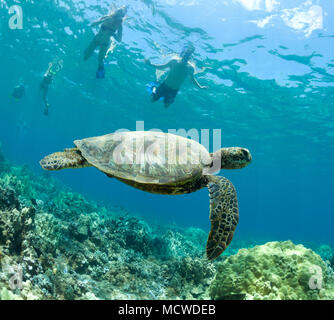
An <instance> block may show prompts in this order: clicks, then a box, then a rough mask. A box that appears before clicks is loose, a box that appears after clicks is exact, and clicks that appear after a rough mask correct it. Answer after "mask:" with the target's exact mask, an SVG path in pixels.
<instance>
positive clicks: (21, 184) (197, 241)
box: [0, 150, 334, 299]
mask: <svg viewBox="0 0 334 320" xmlns="http://www.w3.org/2000/svg"><path fill="white" fill-rule="evenodd" d="M206 238H207V232H206V231H204V230H201V229H198V228H180V227H177V226H159V225H153V224H151V223H148V222H146V221H144V220H143V219H142V218H139V217H136V216H134V215H132V214H131V213H128V212H126V210H124V209H121V208H117V207H107V206H106V205H101V204H97V203H95V202H93V201H89V200H87V199H85V198H84V197H83V196H82V195H80V194H78V193H75V192H73V191H71V190H69V189H68V188H66V187H64V186H63V185H62V184H61V183H60V182H58V181H57V180H54V179H52V178H50V176H49V175H48V174H45V175H40V176H37V175H35V174H33V173H32V172H31V171H30V170H29V168H28V167H25V166H17V165H13V164H11V163H9V162H8V161H6V160H5V158H4V156H3V154H2V153H1V150H0V299H334V272H333V269H332V268H333V266H334V257H333V256H334V255H333V250H332V248H331V247H329V246H328V245H322V246H320V247H319V248H317V249H316V250H315V251H317V253H315V252H314V251H312V250H311V249H306V248H305V247H304V246H302V245H295V244H293V243H292V242H290V241H286V242H270V243H266V244H263V245H258V246H255V245H256V244H257V243H255V242H254V241H249V242H248V243H247V242H245V241H240V240H239V241H238V240H237V239H236V240H233V241H232V244H231V246H230V247H229V248H228V250H227V251H226V253H225V254H224V256H223V257H221V258H219V259H218V260H217V261H215V262H209V261H207V260H206V259H205V255H204V249H205V243H206ZM239 249H241V250H239ZM320 256H321V257H320Z"/></svg>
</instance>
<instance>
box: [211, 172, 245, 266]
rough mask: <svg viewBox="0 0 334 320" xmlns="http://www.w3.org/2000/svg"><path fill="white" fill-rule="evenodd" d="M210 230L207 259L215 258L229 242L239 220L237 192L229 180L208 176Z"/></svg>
mask: <svg viewBox="0 0 334 320" xmlns="http://www.w3.org/2000/svg"><path fill="white" fill-rule="evenodd" d="M208 180H209V181H208V188H209V193H210V220H211V231H210V234H209V238H208V241H207V244H206V255H207V257H208V259H209V260H213V259H216V258H217V257H219V256H220V255H221V254H222V253H223V251H224V250H225V249H226V248H227V246H228V245H229V244H230V242H231V240H232V238H233V234H234V231H235V228H236V226H237V224H238V221H239V211H238V199H237V193H236V191H235V188H234V186H233V184H232V183H231V181H229V180H228V179H226V178H224V177H216V176H208Z"/></svg>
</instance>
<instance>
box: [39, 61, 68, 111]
mask: <svg viewBox="0 0 334 320" xmlns="http://www.w3.org/2000/svg"><path fill="white" fill-rule="evenodd" d="M62 68H63V60H59V61H57V60H55V61H54V62H50V63H49V67H48V70H46V72H45V74H44V77H43V80H42V82H41V84H40V89H41V91H42V94H43V102H44V106H45V109H44V114H45V115H46V116H47V115H48V114H49V108H50V104H49V102H48V99H47V95H48V92H49V86H50V84H51V82H52V81H53V79H54V76H55V75H56V74H57V72H59V71H60V70H61V69H62Z"/></svg>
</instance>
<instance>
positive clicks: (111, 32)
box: [84, 6, 128, 79]
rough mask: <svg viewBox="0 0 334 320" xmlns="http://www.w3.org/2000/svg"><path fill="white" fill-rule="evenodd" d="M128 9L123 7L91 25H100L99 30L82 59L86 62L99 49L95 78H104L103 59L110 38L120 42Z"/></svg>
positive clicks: (108, 46)
mask: <svg viewBox="0 0 334 320" xmlns="http://www.w3.org/2000/svg"><path fill="white" fill-rule="evenodd" d="M127 10H128V7H127V6H123V7H121V8H119V9H117V10H116V11H115V12H113V13H111V14H110V15H107V16H104V17H102V18H101V19H99V20H98V21H96V22H94V23H92V24H91V26H92V27H93V26H97V25H99V24H102V25H101V29H100V31H99V32H98V34H97V35H96V36H95V37H94V39H93V41H92V42H91V44H90V45H89V47H88V48H87V49H86V50H85V57H84V59H85V60H87V59H89V58H90V57H91V55H92V54H93V52H94V50H95V49H96V48H97V47H100V51H99V57H98V69H97V72H96V78H98V79H101V78H104V73H105V72H104V59H105V57H106V55H107V53H108V50H109V48H110V44H111V37H114V38H115V39H116V40H117V41H118V42H121V41H122V32H123V21H124V18H125V15H126V13H127Z"/></svg>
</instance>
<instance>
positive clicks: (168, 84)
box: [145, 45, 208, 108]
mask: <svg viewBox="0 0 334 320" xmlns="http://www.w3.org/2000/svg"><path fill="white" fill-rule="evenodd" d="M194 51H195V48H194V47H193V46H192V45H188V46H186V47H185V48H184V49H183V51H182V53H181V54H180V56H176V57H175V58H173V59H172V60H170V61H169V62H168V63H166V64H161V65H156V64H152V63H151V62H150V61H149V60H147V59H146V60H145V63H146V64H147V65H149V66H153V67H155V68H156V69H158V70H163V69H166V68H169V69H170V71H169V73H168V76H167V79H166V80H165V81H164V82H163V83H162V84H160V85H156V86H153V88H152V102H155V101H158V100H159V99H160V98H163V99H164V104H165V107H166V108H167V107H168V106H170V105H171V104H172V103H173V102H174V99H175V97H176V95H177V93H178V91H179V89H180V88H181V85H182V83H183V82H184V80H185V79H186V77H187V76H188V75H190V77H191V79H192V81H193V82H194V84H195V85H196V86H197V87H198V88H200V89H207V88H208V87H207V86H201V85H200V84H199V83H198V81H197V80H196V78H195V66H194V65H193V64H192V63H190V62H189V60H190V58H191V55H192V54H193V53H194Z"/></svg>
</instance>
